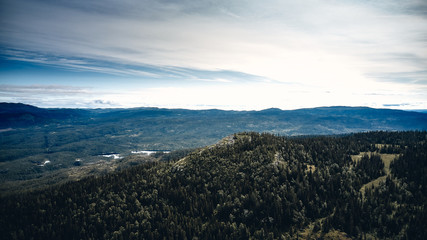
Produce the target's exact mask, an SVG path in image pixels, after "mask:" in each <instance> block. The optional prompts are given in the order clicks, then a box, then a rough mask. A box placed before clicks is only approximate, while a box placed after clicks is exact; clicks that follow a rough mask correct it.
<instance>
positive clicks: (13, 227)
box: [0, 132, 427, 239]
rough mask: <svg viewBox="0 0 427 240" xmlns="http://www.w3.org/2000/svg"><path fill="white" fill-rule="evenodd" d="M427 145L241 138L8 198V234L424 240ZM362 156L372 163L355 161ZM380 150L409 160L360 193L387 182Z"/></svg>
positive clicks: (408, 135) (381, 137)
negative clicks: (355, 158) (175, 156)
mask: <svg viewBox="0 0 427 240" xmlns="http://www.w3.org/2000/svg"><path fill="white" fill-rule="evenodd" d="M426 140H427V133H426V132H371V133H364V134H352V135H349V136H343V137H306V138H283V137H276V136H273V135H270V134H257V133H243V134H235V135H231V136H229V137H227V138H225V139H223V140H221V141H220V142H218V143H217V144H215V145H211V146H208V147H204V148H201V149H198V150H196V151H194V152H193V153H191V154H189V155H187V156H186V157H184V158H181V159H176V160H173V161H171V162H163V163H162V162H159V163H151V164H143V165H140V166H137V167H133V168H130V169H127V170H124V171H122V172H118V173H114V174H108V175H105V176H102V177H96V178H95V177H89V178H87V179H83V180H81V181H78V182H72V183H68V184H65V185H63V186H60V187H52V188H50V189H47V190H44V191H38V192H33V193H27V194H21V195H14V196H9V197H3V198H1V199H0V206H1V208H0V216H1V221H0V231H1V232H2V233H4V234H5V235H4V236H7V237H8V238H10V239H28V238H29V237H34V239H90V238H92V239H161V238H167V239H175V238H176V239H194V237H197V238H199V239H248V238H250V237H252V238H255V239H289V238H290V239H297V238H303V239H309V238H315V239H316V238H321V237H323V238H324V239H348V238H374V237H377V238H380V239H388V238H392V239H425V238H426V237H427V231H426V229H425V228H424V226H423V225H422V223H423V222H425V220H426V219H425V217H426V216H427V214H426V213H427V212H426V209H427V208H426V203H427V192H426V183H427V176H426V175H425V171H426V170H427V162H426V160H427V148H426ZM385 146H386V147H385ZM361 152H370V153H371V154H370V155H366V156H364V157H362V159H363V160H362V159H361V160H360V161H353V159H352V156H356V155H359V154H360V153H361ZM382 152H383V153H385V152H387V153H388V154H392V153H393V154H397V155H399V156H400V157H398V158H397V159H396V160H394V161H393V162H392V163H391V164H390V165H389V166H388V169H389V171H390V172H389V173H388V174H389V177H387V178H386V179H385V180H384V181H381V182H379V183H378V184H377V185H375V186H374V188H370V189H366V190H363V191H364V194H362V193H361V192H360V191H361V188H362V187H363V186H364V185H365V184H367V183H369V182H371V181H373V180H375V179H377V178H379V177H380V176H382V175H383V174H385V172H384V169H385V168H384V164H383V163H382V162H381V158H379V157H376V154H380V153H382ZM353 158H354V157H353Z"/></svg>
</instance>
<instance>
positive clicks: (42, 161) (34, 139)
mask: <svg viewBox="0 0 427 240" xmlns="http://www.w3.org/2000/svg"><path fill="white" fill-rule="evenodd" d="M426 129H427V114H426V113H420V112H411V111H402V110H390V109H373V108H367V107H343V106H335V107H319V108H311V109H298V110H280V109H275V108H271V109H266V110H261V111H224V110H217V109H212V110H188V109H162V108H129V109H60V108H55V109H52V108H38V107H35V106H30V105H25V104H20V103H0V183H2V184H1V185H2V186H1V187H0V190H10V189H20V188H22V186H23V185H22V184H21V183H23V182H26V181H28V180H30V181H36V180H37V181H41V180H43V179H44V180H43V181H42V183H37V184H35V185H44V184H45V183H46V182H50V183H52V182H53V183H55V182H57V181H56V180H52V179H56V178H58V176H61V177H60V179H63V180H67V179H69V176H70V173H69V172H68V170H69V169H74V167H75V166H76V165H78V166H80V168H81V169H83V168H85V169H86V168H87V169H86V171H81V172H80V173H79V174H77V175H78V176H81V175H83V174H82V173H85V174H89V173H90V172H99V171H100V170H99V169H103V170H102V171H110V170H109V169H115V168H116V167H117V164H119V161H122V162H123V161H125V160H126V159H128V158H126V157H127V156H134V155H137V154H135V153H142V152H147V151H152V152H159V153H160V152H169V151H174V150H180V151H183V152H186V150H185V149H192V148H198V147H203V146H207V145H211V144H214V143H216V142H218V141H219V140H220V139H222V138H224V137H226V136H229V135H231V134H234V133H238V132H267V133H272V134H275V135H280V136H298V135H333V134H349V133H352V132H367V131H379V130H381V131H406V130H426ZM135 159H136V158H135ZM135 159H133V160H132V161H134V160H135ZM144 161H145V160H144ZM107 163H108V164H110V165H108V166H109V167H106V166H107ZM133 164H134V163H133ZM101 165H102V167H101ZM95 166H98V167H96V168H95ZM113 166H114V167H113ZM59 173H61V174H59ZM52 174H56V175H54V176H52ZM75 175H76V174H74V175H73V176H75ZM17 183H19V186H17V185H16V184H17ZM31 186H33V185H31Z"/></svg>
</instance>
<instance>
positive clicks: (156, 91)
mask: <svg viewBox="0 0 427 240" xmlns="http://www.w3.org/2000/svg"><path fill="white" fill-rule="evenodd" d="M0 102H21V103H26V104H32V105H35V106H39V107H61V108H62V107H64V108H117V107H164V108H189V109H212V108H217V109H227V110H231V109H233V110H260V109H266V108H272V107H275V108H281V109H297V108H310V107H319V106H338V105H339V106H344V105H345V106H368V107H374V108H394V109H427V1H426V0H398V1H397V0H340V1H338V0H301V1H293V0H263V1H259V0H246V1H243V0H198V1H190V0H182V1H173V0H84V1H83V0H74V1H69V0H0Z"/></svg>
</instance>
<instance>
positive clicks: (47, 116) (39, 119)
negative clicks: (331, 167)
mask: <svg viewBox="0 0 427 240" xmlns="http://www.w3.org/2000/svg"><path fill="white" fill-rule="evenodd" d="M195 116H198V117H200V119H203V118H204V117H209V118H214V119H215V118H218V119H217V120H218V121H224V123H226V122H228V121H227V120H224V119H223V118H224V117H225V118H227V119H233V120H237V121H241V120H250V121H249V122H250V124H251V126H252V128H253V129H240V130H254V131H267V132H277V133H279V134H285V135H299V134H338V133H347V132H358V131H371V130H425V129H427V113H423V112H413V111H404V110H394V109H376V108H369V107H346V106H332V107H317V108H302V109H296V110H281V109H278V108H269V109H264V110H260V111H233V110H228V111H226V110H217V109H211V110H189V109H166V108H151V107H141V108H119V109H68V108H38V107H35V106H31V105H26V104H21V103H0V128H7V127H28V126H33V125H38V124H48V123H52V122H58V121H83V122H84V121H85V120H88V119H91V118H97V119H99V120H103V121H113V120H114V121H117V120H119V119H123V118H165V117H166V118H171V117H173V118H178V119H186V118H188V117H195ZM211 120H212V119H211ZM266 120H267V121H273V124H270V125H268V124H267V125H266V122H265V121H266ZM249 122H248V123H249ZM280 123H282V124H280ZM283 123H288V124H283ZM260 125H262V126H263V127H261V126H260ZM285 125H287V126H288V127H286V126H285ZM301 125H303V127H301ZM255 126H258V127H255ZM273 126H275V128H274V129H272V127H273ZM278 127H281V129H282V130H280V129H279V128H278ZM307 127H309V128H311V129H312V131H308V130H307ZM304 129H305V130H304Z"/></svg>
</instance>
